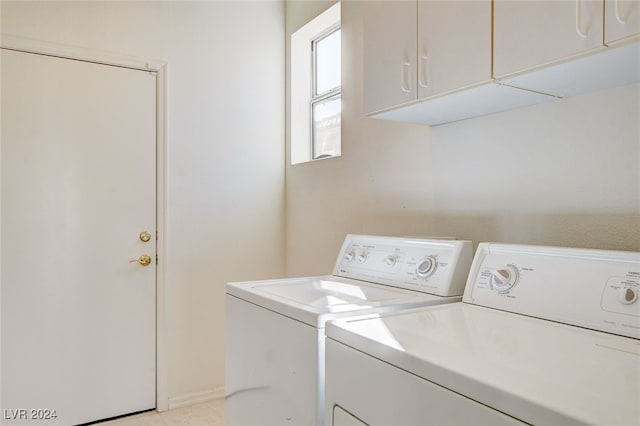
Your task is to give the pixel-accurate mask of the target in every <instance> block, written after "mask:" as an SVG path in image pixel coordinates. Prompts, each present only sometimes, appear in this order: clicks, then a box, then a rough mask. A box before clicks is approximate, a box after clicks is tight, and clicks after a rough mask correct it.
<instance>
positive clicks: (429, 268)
mask: <svg viewBox="0 0 640 426" xmlns="http://www.w3.org/2000/svg"><path fill="white" fill-rule="evenodd" d="M437 267H438V259H436V258H435V256H428V257H426V258H424V259H423V260H422V262H420V263H418V265H417V266H416V274H417V275H418V276H419V277H420V278H426V277H428V276H429V275H431V274H433V273H434V272H435V271H436V268H437Z"/></svg>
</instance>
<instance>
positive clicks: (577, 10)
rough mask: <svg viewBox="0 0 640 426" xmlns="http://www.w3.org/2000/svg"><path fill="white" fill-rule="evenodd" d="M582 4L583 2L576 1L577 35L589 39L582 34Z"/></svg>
mask: <svg viewBox="0 0 640 426" xmlns="http://www.w3.org/2000/svg"><path fill="white" fill-rule="evenodd" d="M581 4H582V1H581V0H576V33H578V35H579V36H580V37H582V38H587V34H586V33H584V32H582V28H580V15H581V9H582V8H581V7H580V6H581Z"/></svg>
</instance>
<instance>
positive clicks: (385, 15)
mask: <svg viewBox="0 0 640 426" xmlns="http://www.w3.org/2000/svg"><path fill="white" fill-rule="evenodd" d="M360 7H362V11H363V25H364V30H363V31H364V36H363V37H364V39H363V49H364V58H363V60H364V100H363V107H364V111H365V112H366V113H368V114H369V113H372V112H377V111H380V110H384V109H387V108H391V107H394V106H398V105H402V104H404V103H407V102H410V101H415V100H416V98H417V87H416V85H417V77H416V75H417V74H416V73H417V63H416V50H417V44H418V38H417V37H418V32H417V31H418V30H417V22H416V21H417V17H416V13H417V11H418V4H417V2H416V1H415V0H413V1H403V0H398V1H370V2H362V3H360Z"/></svg>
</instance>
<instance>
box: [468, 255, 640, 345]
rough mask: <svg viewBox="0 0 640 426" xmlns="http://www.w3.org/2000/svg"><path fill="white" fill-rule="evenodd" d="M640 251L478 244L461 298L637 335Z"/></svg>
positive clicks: (518, 311)
mask: <svg viewBox="0 0 640 426" xmlns="http://www.w3.org/2000/svg"><path fill="white" fill-rule="evenodd" d="M639 299H640V253H637V252H621V251H605V250H591V249H571V248H560V247H537V246H518V245H508V244H492V243H481V244H480V245H479V246H478V250H477V251H476V255H475V258H474V260H473V264H472V266H471V271H470V273H469V279H468V281H467V285H466V288H465V294H464V298H463V301H464V302H466V303H472V304H476V305H482V306H487V307H491V308H496V309H500V310H504V311H510V312H514V313H520V314H524V315H529V316H533V317H538V318H544V319H548V320H552V321H558V322H562V323H566V324H572V325H578V326H582V327H586V328H591V329H595V330H600V331H606V332H611V333H616V334H620V335H623V336H628V337H635V338H640V300H639Z"/></svg>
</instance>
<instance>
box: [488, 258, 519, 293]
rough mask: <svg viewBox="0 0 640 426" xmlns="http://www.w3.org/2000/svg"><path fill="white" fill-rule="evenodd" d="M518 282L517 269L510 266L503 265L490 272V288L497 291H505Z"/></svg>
mask: <svg viewBox="0 0 640 426" xmlns="http://www.w3.org/2000/svg"><path fill="white" fill-rule="evenodd" d="M517 283H518V270H517V269H516V268H515V267H513V266H511V265H507V266H503V267H501V268H498V269H496V270H494V271H493V272H492V273H491V288H492V289H494V290H496V291H497V292H498V293H506V292H507V291H509V290H511V288H512V287H513V286H514V285H516V284H517Z"/></svg>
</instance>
